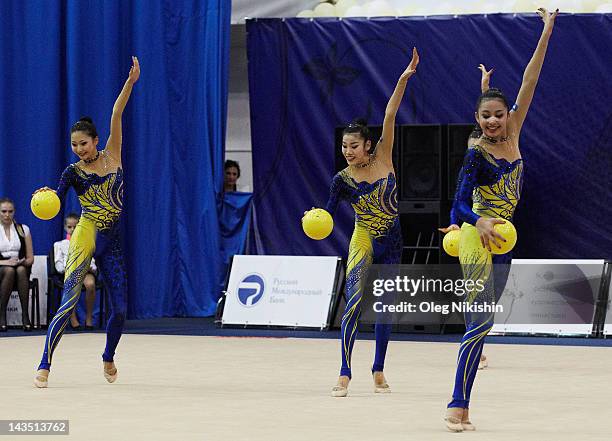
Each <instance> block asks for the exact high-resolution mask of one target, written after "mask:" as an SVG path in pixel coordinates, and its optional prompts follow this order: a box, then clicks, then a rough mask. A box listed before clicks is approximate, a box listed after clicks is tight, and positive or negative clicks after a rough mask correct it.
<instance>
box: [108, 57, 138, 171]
mask: <svg viewBox="0 0 612 441" xmlns="http://www.w3.org/2000/svg"><path fill="white" fill-rule="evenodd" d="M132 63H133V64H132V67H131V68H130V74H129V75H128V79H127V80H126V81H125V84H124V85H123V89H121V93H119V96H118V97H117V101H115V105H114V106H113V115H112V116H111V124H110V135H109V137H108V141H107V143H106V151H107V153H108V154H109V155H111V156H112V157H113V158H115V159H116V160H117V161H121V141H122V138H123V134H122V128H121V116H122V115H123V110H124V109H125V105H126V104H127V102H128V100H129V99H130V94H131V93H132V87H133V86H134V83H136V81H138V77H140V64H139V63H138V58H136V57H132Z"/></svg>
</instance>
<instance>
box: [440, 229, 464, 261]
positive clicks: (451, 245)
mask: <svg viewBox="0 0 612 441" xmlns="http://www.w3.org/2000/svg"><path fill="white" fill-rule="evenodd" d="M460 238H461V230H451V231H449V232H448V233H446V234H445V235H444V240H443V241H442V247H443V248H444V251H446V254H448V255H449V256H452V257H459V239H460Z"/></svg>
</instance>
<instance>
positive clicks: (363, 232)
mask: <svg viewBox="0 0 612 441" xmlns="http://www.w3.org/2000/svg"><path fill="white" fill-rule="evenodd" d="M340 200H347V201H349V202H350V204H351V205H352V207H353V209H354V210H355V229H354V231H353V235H352V237H351V242H350V245H349V253H348V261H347V267H346V309H345V311H344V315H343V316H342V325H341V339H342V342H341V343H342V368H341V369H340V375H346V376H348V377H349V378H350V377H351V354H352V351H353V345H354V343H355V338H356V336H357V324H358V321H359V316H360V315H361V296H362V286H361V282H362V279H363V278H364V276H365V275H366V272H367V269H368V267H369V266H370V265H371V264H372V263H377V264H399V263H400V261H401V255H402V235H401V228H400V223H399V216H398V206H397V182H396V180H395V175H394V174H393V173H392V172H391V173H389V174H388V176H387V177H386V178H381V179H378V180H377V181H376V182H373V183H369V182H365V181H362V182H357V181H355V180H354V179H353V178H352V177H351V176H350V175H349V172H348V169H344V170H342V171H341V172H339V173H338V174H336V176H334V179H333V181H332V184H331V188H330V197H329V201H328V203H327V207H326V209H327V211H328V212H329V213H331V214H332V215H333V213H334V212H335V209H336V207H337V205H338V202H339V201H340ZM363 282H365V280H363ZM375 332H376V355H375V358H374V365H373V367H372V371H373V372H379V371H380V372H382V370H383V368H384V362H385V354H386V352H387V345H388V343H389V336H390V334H391V325H390V324H382V323H377V324H376V326H375Z"/></svg>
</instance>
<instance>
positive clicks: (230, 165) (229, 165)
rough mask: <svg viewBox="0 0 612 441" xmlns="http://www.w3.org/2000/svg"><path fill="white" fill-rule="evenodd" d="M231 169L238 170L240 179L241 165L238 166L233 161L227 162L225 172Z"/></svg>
mask: <svg viewBox="0 0 612 441" xmlns="http://www.w3.org/2000/svg"><path fill="white" fill-rule="evenodd" d="M230 167H235V168H236V170H238V177H240V165H238V162H236V161H232V160H231V159H228V160H226V161H225V166H224V167H223V170H227V169H228V168H230Z"/></svg>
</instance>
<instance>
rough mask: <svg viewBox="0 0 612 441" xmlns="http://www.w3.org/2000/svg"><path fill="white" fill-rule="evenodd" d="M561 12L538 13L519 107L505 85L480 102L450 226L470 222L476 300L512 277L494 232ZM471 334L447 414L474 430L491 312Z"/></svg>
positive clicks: (508, 200) (452, 422) (466, 258)
mask: <svg viewBox="0 0 612 441" xmlns="http://www.w3.org/2000/svg"><path fill="white" fill-rule="evenodd" d="M557 13H558V10H557V11H555V12H554V13H552V14H549V13H548V12H547V11H546V10H545V9H543V8H541V9H539V10H538V14H539V15H540V17H541V18H542V20H543V22H544V29H543V30H542V35H541V36H540V40H539V41H538V45H537V47H536V49H535V52H534V54H533V56H532V58H531V60H530V61H529V64H528V65H527V67H526V68H525V72H524V74H523V82H522V84H521V88H520V90H519V93H518V96H517V99H516V104H515V105H514V106H513V107H512V109H509V106H508V101H507V100H506V98H505V96H504V95H503V94H502V93H501V91H500V90H498V89H489V90H487V91H485V92H484V93H482V94H481V96H480V98H479V99H478V105H477V112H476V120H477V122H478V125H479V126H480V129H481V130H482V134H481V135H480V137H479V138H477V139H476V140H475V141H474V143H473V145H472V146H471V147H470V148H469V149H468V151H467V152H466V155H465V160H464V164H463V168H462V169H461V172H460V174H459V184H458V186H457V192H456V195H455V202H454V204H453V209H452V212H451V223H452V224H457V223H458V221H463V222H464V223H463V225H462V226H461V239H460V247H459V261H460V263H461V267H462V271H463V276H464V278H466V279H471V280H474V281H476V280H482V281H484V282H485V284H484V288H485V289H484V290H482V291H481V292H478V291H476V290H475V291H472V292H470V293H468V294H467V296H466V301H467V302H469V303H476V302H477V303H480V304H482V303H487V302H494V301H496V300H497V296H498V295H501V293H502V292H503V288H504V286H505V284H506V280H507V277H508V271H509V264H510V262H511V259H512V255H511V253H507V254H504V255H495V256H493V257H492V256H491V242H493V243H494V244H495V245H499V243H500V242H499V241H503V240H504V238H503V237H502V236H501V235H499V234H498V233H496V232H495V230H494V229H493V227H494V225H495V224H498V223H504V221H503V220H501V219H507V220H511V219H512V216H513V214H514V210H515V208H516V206H517V204H518V201H519V199H520V193H521V185H522V176H523V160H522V159H521V153H520V150H519V137H520V133H521V128H522V126H523V122H524V121H525V117H526V115H527V111H528V109H529V105H530V104H531V100H532V98H533V94H534V91H535V88H536V85H537V82H538V78H539V76H540V71H541V69H542V64H543V62H544V56H545V54H546V49H547V47H548V40H549V39H550V36H551V34H552V30H553V26H554V23H555V18H556V17H557ZM465 323H466V332H465V335H464V336H463V339H462V340H461V345H460V347H459V356H458V358H457V371H456V375H455V387H454V390H453V396H452V401H451V402H450V403H449V404H448V407H447V414H446V417H445V421H446V426H447V428H448V429H449V430H450V431H453V432H461V431H464V430H475V427H474V425H473V424H472V423H471V422H470V419H469V404H470V394H471V390H472V385H473V384H474V379H475V377H476V372H477V368H478V362H479V360H480V356H481V354H482V348H483V345H484V338H485V337H486V335H487V334H488V333H489V331H490V330H491V328H492V326H493V314H492V313H466V314H465Z"/></svg>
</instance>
